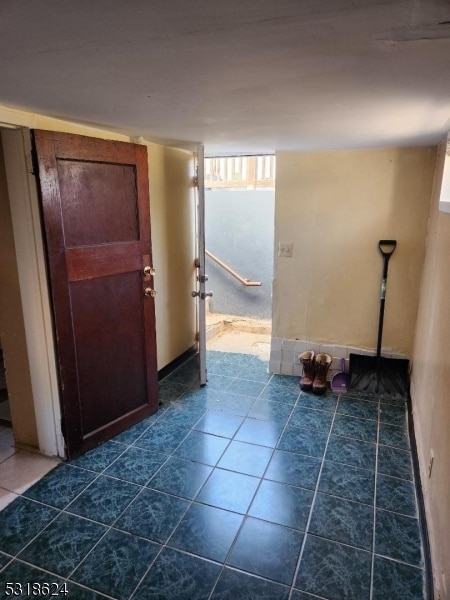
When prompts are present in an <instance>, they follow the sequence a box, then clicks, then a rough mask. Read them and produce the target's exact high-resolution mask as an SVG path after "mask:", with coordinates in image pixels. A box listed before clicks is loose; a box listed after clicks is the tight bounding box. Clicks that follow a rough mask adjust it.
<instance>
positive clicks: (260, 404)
mask: <svg viewBox="0 0 450 600" xmlns="http://www.w3.org/2000/svg"><path fill="white" fill-rule="evenodd" d="M291 412H292V405H291V404H283V403H282V402H274V401H273V400H269V399H267V398H257V400H256V402H255V403H254V404H253V406H252V407H251V409H250V410H249V411H248V417H250V418H252V419H260V420H262V421H274V422H275V423H281V424H283V425H284V424H285V423H286V421H287V420H288V418H289V416H290V414H291Z"/></svg>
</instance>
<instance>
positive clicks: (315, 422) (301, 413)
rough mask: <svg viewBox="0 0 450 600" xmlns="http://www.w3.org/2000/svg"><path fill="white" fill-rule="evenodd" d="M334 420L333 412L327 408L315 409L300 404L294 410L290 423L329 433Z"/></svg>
mask: <svg viewBox="0 0 450 600" xmlns="http://www.w3.org/2000/svg"><path fill="white" fill-rule="evenodd" d="M332 421H333V413H330V412H327V411H325V410H315V409H312V408H306V407H304V406H298V407H296V408H294V410H293V411H292V415H291V418H290V419H289V425H293V426H294V427H302V428H303V429H311V430H313V431H324V432H327V433H328V431H329V430H330V427H331V422H332Z"/></svg>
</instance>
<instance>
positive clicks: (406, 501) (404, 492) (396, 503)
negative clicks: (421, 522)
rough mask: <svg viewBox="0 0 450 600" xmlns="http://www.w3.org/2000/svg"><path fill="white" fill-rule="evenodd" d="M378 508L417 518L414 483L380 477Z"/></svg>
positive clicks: (378, 482)
mask: <svg viewBox="0 0 450 600" xmlns="http://www.w3.org/2000/svg"><path fill="white" fill-rule="evenodd" d="M377 507H378V508H383V509H384V510H390V511H393V512H398V513H402V514H404V515H409V516H410V517H416V516H417V508H416V495H415V489H414V484H413V482H412V481H407V480H406V479H398V478H397V477H388V476H387V475H381V474H380V475H378V477H377Z"/></svg>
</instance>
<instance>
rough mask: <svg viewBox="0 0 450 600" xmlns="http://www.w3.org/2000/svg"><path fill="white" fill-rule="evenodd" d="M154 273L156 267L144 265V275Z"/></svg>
mask: <svg viewBox="0 0 450 600" xmlns="http://www.w3.org/2000/svg"><path fill="white" fill-rule="evenodd" d="M155 273H156V269H154V268H153V267H149V266H146V267H144V275H152V276H153V275H155Z"/></svg>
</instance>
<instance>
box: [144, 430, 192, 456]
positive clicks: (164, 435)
mask: <svg viewBox="0 0 450 600" xmlns="http://www.w3.org/2000/svg"><path fill="white" fill-rule="evenodd" d="M188 433H189V429H184V428H182V427H175V426H172V425H168V424H167V423H161V424H160V423H159V422H157V423H155V424H154V425H153V426H152V427H151V428H150V429H149V430H148V431H146V432H145V433H144V434H143V435H141V437H140V438H139V439H138V440H137V441H136V442H134V446H137V447H138V448H143V449H144V450H151V451H153V452H159V453H161V454H171V453H172V452H173V451H174V450H175V449H176V448H177V447H178V446H179V445H180V444H181V442H182V441H183V440H184V438H185V437H186V436H187V435H188Z"/></svg>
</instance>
